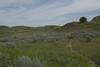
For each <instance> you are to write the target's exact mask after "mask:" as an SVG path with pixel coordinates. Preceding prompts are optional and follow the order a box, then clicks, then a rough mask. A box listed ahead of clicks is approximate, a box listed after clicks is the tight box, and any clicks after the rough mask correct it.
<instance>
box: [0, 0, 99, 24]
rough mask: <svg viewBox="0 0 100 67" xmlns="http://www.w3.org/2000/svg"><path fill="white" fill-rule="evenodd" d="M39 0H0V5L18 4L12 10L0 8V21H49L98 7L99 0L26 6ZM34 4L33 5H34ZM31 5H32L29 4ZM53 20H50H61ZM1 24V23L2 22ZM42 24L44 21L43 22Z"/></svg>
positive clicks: (18, 22)
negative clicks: (16, 7)
mask: <svg viewBox="0 0 100 67" xmlns="http://www.w3.org/2000/svg"><path fill="white" fill-rule="evenodd" d="M52 1H53V0H52ZM36 2H41V1H40V0H2V1H1V0H0V7H7V6H9V5H11V4H15V5H16V6H18V7H19V8H18V9H14V10H11V11H9V10H2V9H1V10H0V21H1V22H0V23H2V22H4V23H13V24H14V23H17V24H19V25H20V22H21V24H24V23H28V22H31V23H32V22H33V23H32V24H36V23H40V24H41V21H42V23H43V21H44V22H45V21H46V22H47V23H50V21H51V20H52V19H54V18H57V17H60V16H61V17H62V15H65V14H66V15H67V14H73V13H82V12H89V11H94V10H98V9H100V0H73V1H72V3H70V4H66V3H67V1H65V0H55V1H54V2H52V3H49V4H47V3H46V4H45V3H42V5H40V6H39V7H37V8H35V9H34V8H31V9H29V8H27V7H26V6H29V5H34V4H35V3H36ZM34 6H35V5H34ZM31 7H32V6H31ZM63 20H64V19H63V18H62V19H61V20H59V18H58V20H57V19H56V20H54V21H52V22H58V21H63ZM2 24H3V23H2ZM43 24H44V23H43Z"/></svg>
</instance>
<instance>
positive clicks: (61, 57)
mask: <svg viewBox="0 0 100 67" xmlns="http://www.w3.org/2000/svg"><path fill="white" fill-rule="evenodd" d="M99 19H100V17H99V16H98V17H95V18H94V19H93V20H92V21H90V22H88V23H81V24H80V23H79V22H73V23H69V24H66V25H64V26H45V27H24V26H18V27H7V26H0V67H100V23H99V22H100V21H99Z"/></svg>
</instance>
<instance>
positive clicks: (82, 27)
mask: <svg viewBox="0 0 100 67" xmlns="http://www.w3.org/2000/svg"><path fill="white" fill-rule="evenodd" d="M56 30H58V31H67V32H70V31H99V30H100V16H96V17H94V18H93V19H92V20H91V21H88V22H85V23H80V22H71V23H67V24H65V25H63V26H62V27H60V28H58V29H56Z"/></svg>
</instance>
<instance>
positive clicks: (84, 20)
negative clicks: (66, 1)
mask: <svg viewBox="0 0 100 67" xmlns="http://www.w3.org/2000/svg"><path fill="white" fill-rule="evenodd" d="M79 21H80V23H84V22H87V18H86V17H81V18H80V20H79Z"/></svg>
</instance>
